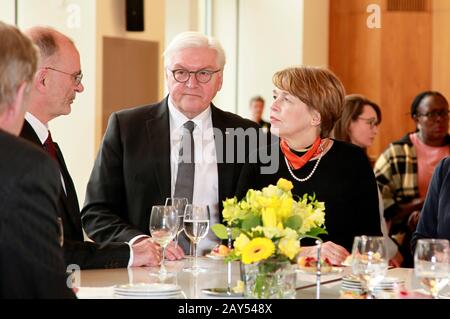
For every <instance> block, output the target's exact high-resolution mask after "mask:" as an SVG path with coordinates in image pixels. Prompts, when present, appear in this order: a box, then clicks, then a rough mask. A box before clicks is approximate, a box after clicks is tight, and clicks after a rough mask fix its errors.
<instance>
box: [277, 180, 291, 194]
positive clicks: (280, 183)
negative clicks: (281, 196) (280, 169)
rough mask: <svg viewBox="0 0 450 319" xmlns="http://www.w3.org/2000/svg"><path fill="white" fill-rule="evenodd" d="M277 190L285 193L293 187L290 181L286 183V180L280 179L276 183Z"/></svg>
mask: <svg viewBox="0 0 450 319" xmlns="http://www.w3.org/2000/svg"><path fill="white" fill-rule="evenodd" d="M277 186H278V188H280V189H282V190H283V191H285V192H289V191H290V190H291V189H293V188H294V185H293V184H292V182H291V181H288V180H287V179H284V178H280V179H279V180H278V182H277Z"/></svg>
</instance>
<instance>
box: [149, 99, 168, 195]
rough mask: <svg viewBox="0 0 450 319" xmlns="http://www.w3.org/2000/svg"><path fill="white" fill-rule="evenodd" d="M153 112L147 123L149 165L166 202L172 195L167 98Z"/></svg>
mask: <svg viewBox="0 0 450 319" xmlns="http://www.w3.org/2000/svg"><path fill="white" fill-rule="evenodd" d="M151 111H152V112H154V113H153V114H152V116H151V118H150V119H148V120H146V123H145V125H146V127H147V136H148V148H149V157H148V163H149V166H150V167H153V170H154V173H155V176H156V180H157V182H158V187H159V191H160V196H161V198H162V199H163V200H164V199H165V198H166V197H170V194H171V188H170V183H171V177H170V176H171V175H170V125H169V110H168V106H167V98H166V99H165V100H164V101H163V102H161V103H160V104H159V105H158V106H156V107H154V108H153V109H152V110H151Z"/></svg>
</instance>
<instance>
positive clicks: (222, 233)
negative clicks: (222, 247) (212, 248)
mask: <svg viewBox="0 0 450 319" xmlns="http://www.w3.org/2000/svg"><path fill="white" fill-rule="evenodd" d="M211 230H212V231H213V233H214V234H215V235H216V236H217V237H219V238H220V239H228V234H227V228H226V227H225V225H222V224H214V225H212V226H211Z"/></svg>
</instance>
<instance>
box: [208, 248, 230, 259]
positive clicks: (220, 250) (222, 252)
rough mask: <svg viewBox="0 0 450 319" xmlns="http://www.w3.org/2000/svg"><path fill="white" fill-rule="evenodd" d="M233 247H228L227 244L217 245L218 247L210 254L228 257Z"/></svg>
mask: <svg viewBox="0 0 450 319" xmlns="http://www.w3.org/2000/svg"><path fill="white" fill-rule="evenodd" d="M230 251H231V249H230V248H228V247H227V246H225V245H217V246H216V247H214V248H213V250H211V253H210V255H212V256H216V257H226V256H228V254H229V253H230Z"/></svg>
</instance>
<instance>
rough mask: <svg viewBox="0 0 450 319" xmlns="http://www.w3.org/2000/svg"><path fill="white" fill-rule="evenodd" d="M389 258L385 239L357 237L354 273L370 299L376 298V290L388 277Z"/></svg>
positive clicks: (354, 245)
mask: <svg viewBox="0 0 450 319" xmlns="http://www.w3.org/2000/svg"><path fill="white" fill-rule="evenodd" d="M387 268H388V258H387V253H386V246H385V241H384V238H383V237H381V236H375V237H370V236H356V237H355V239H354V241H353V249H352V272H353V274H354V275H356V276H358V277H359V278H360V280H361V282H362V288H363V290H364V293H365V294H366V297H367V298H368V299H372V298H375V295H374V289H375V286H376V285H378V284H379V283H380V282H381V281H382V280H383V278H384V276H385V275H386V271H387Z"/></svg>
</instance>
